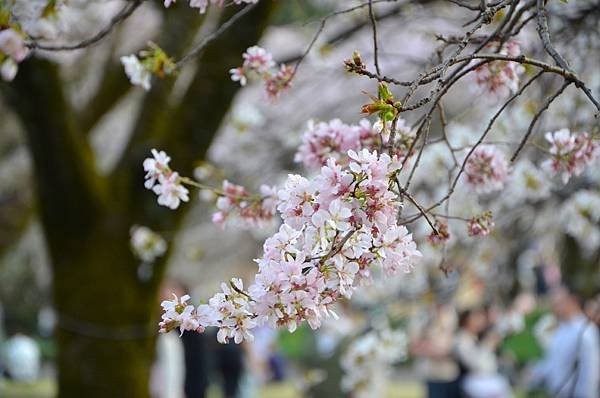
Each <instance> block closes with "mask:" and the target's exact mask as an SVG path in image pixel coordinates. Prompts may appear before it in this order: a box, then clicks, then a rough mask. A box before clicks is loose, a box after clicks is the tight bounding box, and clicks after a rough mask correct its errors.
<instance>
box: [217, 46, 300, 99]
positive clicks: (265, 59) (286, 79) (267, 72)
mask: <svg viewBox="0 0 600 398" xmlns="http://www.w3.org/2000/svg"><path fill="white" fill-rule="evenodd" d="M242 57H243V58H244V63H243V64H242V66H240V67H237V68H232V69H230V70H229V73H230V74H231V80H233V81H234V82H239V83H240V85H241V86H245V85H246V84H247V83H248V79H251V80H252V79H256V80H262V81H263V82H264V84H265V91H266V93H267V95H268V96H269V98H277V97H278V96H279V95H280V94H281V92H283V91H284V90H286V89H288V88H289V87H290V86H291V85H292V78H293V77H294V68H292V67H291V66H289V65H286V64H280V65H279V66H277V65H276V63H275V61H273V56H272V55H271V53H269V52H268V51H267V50H265V49H264V48H262V47H258V46H252V47H250V48H248V49H247V50H246V52H245V53H244V54H242Z"/></svg>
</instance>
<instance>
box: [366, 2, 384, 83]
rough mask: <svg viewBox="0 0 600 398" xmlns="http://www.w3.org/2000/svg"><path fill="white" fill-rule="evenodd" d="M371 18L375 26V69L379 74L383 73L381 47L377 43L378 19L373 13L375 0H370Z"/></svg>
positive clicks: (372, 24)
mask: <svg viewBox="0 0 600 398" xmlns="http://www.w3.org/2000/svg"><path fill="white" fill-rule="evenodd" d="M369 19H370V20H371V26H372V27H373V60H374V63H375V70H376V71H377V74H378V75H381V69H380V68H379V47H378V45H377V21H376V20H375V15H374V14H373V0H369Z"/></svg>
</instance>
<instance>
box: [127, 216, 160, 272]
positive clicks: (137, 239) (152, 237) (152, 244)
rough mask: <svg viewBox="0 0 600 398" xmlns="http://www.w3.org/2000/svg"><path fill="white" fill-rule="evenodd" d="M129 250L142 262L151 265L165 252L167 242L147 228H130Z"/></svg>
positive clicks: (137, 226)
mask: <svg viewBox="0 0 600 398" xmlns="http://www.w3.org/2000/svg"><path fill="white" fill-rule="evenodd" d="M130 235H131V250H132V251H133V252H134V254H135V255H136V256H137V257H138V258H139V259H141V260H142V261H144V262H147V263H152V262H154V260H156V258H157V257H160V256H162V255H163V254H165V252H166V251H167V242H166V241H165V240H164V239H163V238H162V237H161V236H160V235H159V234H157V233H156V232H154V231H152V230H151V229H150V228H148V227H144V226H139V225H134V226H133V227H131V231H130Z"/></svg>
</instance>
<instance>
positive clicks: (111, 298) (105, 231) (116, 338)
mask: <svg viewBox="0 0 600 398" xmlns="http://www.w3.org/2000/svg"><path fill="white" fill-rule="evenodd" d="M56 243H57V242H55V245H53V247H51V252H52V253H51V255H52V258H53V263H54V272H55V288H54V301H55V305H56V310H57V313H58V327H57V330H56V333H57V340H56V341H57V344H58V352H59V357H58V375H59V380H58V382H59V397H61V398H63V397H64V398H71V397H103V398H104V397H147V396H148V395H149V393H148V381H149V372H150V368H151V363H152V359H153V354H154V342H155V335H156V330H157V326H156V317H157V315H158V314H157V310H156V309H157V295H156V288H155V287H152V286H151V285H150V284H146V283H144V282H143V281H140V280H138V278H137V267H138V264H139V261H137V260H136V259H134V258H133V256H132V255H131V252H130V250H129V247H128V225H127V224H126V223H117V225H110V227H105V228H101V230H99V231H94V232H93V233H91V234H90V235H88V236H83V237H82V238H81V239H79V240H75V239H74V238H73V237H70V238H69V239H68V240H65V241H64V243H65V245H60V244H59V245H57V244H56ZM58 243H60V242H58Z"/></svg>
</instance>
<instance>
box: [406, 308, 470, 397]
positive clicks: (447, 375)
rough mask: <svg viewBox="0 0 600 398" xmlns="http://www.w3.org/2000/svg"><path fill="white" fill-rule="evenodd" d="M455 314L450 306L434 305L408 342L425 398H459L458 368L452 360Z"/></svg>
mask: <svg viewBox="0 0 600 398" xmlns="http://www.w3.org/2000/svg"><path fill="white" fill-rule="evenodd" d="M455 331H456V314H455V311H454V309H453V308H452V306H450V305H445V304H441V303H439V304H436V306H435V307H434V310H433V311H432V314H431V316H430V317H429V319H428V320H427V322H426V323H425V324H424V325H423V327H421V328H419V329H418V330H417V331H416V333H414V337H413V338H412V341H411V347H410V349H411V352H412V354H413V355H415V356H416V357H417V359H416V371H417V373H418V374H419V375H421V376H422V377H423V379H424V380H425V383H426V386H427V397H428V398H458V397H459V396H460V390H459V379H458V377H459V368H458V364H457V363H456V361H455V360H454V358H453V355H452V352H453V341H454V333H455Z"/></svg>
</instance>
